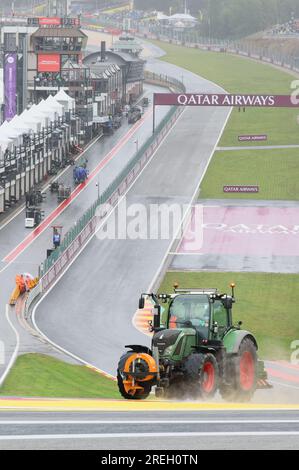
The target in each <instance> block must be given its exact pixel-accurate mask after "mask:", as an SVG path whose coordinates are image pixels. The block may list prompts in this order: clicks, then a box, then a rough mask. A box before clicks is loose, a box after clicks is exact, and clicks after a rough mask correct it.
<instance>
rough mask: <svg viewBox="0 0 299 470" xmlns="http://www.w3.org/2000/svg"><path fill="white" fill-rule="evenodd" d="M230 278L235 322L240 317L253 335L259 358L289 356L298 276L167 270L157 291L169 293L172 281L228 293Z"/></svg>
mask: <svg viewBox="0 0 299 470" xmlns="http://www.w3.org/2000/svg"><path fill="white" fill-rule="evenodd" d="M232 281H234V282H236V285H237V287H236V299H237V302H236V304H235V306H234V313H233V318H234V322H235V323H237V322H238V321H239V320H242V321H243V326H242V328H244V329H247V330H249V331H251V332H252V333H253V334H254V335H255V336H256V338H257V340H258V343H259V355H260V357H262V358H265V359H272V360H277V359H290V355H291V352H292V351H291V349H290V344H291V342H292V341H294V340H298V339H299V322H298V309H297V289H298V282H299V276H298V275H295V274H294V275H293V274H263V273H261V274H256V273H187V272H169V273H167V274H166V276H165V278H164V280H163V282H162V284H161V286H160V292H172V291H173V284H174V283H175V282H178V283H179V285H180V287H217V288H218V289H219V290H220V291H222V292H229V291H230V289H229V287H228V286H229V284H230V282H232Z"/></svg>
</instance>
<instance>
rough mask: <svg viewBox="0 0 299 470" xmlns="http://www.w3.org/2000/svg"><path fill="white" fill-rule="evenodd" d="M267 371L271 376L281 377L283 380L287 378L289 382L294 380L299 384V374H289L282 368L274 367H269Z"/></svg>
mask: <svg viewBox="0 0 299 470" xmlns="http://www.w3.org/2000/svg"><path fill="white" fill-rule="evenodd" d="M267 372H268V374H269V376H270V378H271V377H275V378H279V379H282V380H286V381H287V382H294V383H297V384H299V376H296V375H292V374H288V373H287V372H284V371H282V370H277V369H272V368H271V367H268V368H267Z"/></svg>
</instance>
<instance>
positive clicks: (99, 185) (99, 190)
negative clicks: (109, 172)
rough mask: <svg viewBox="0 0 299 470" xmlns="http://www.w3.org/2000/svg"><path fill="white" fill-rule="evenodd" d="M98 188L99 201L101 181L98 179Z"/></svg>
mask: <svg viewBox="0 0 299 470" xmlns="http://www.w3.org/2000/svg"><path fill="white" fill-rule="evenodd" d="M96 187H97V190H98V199H100V179H98V182H97V183H96Z"/></svg>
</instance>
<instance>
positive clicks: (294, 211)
mask: <svg viewBox="0 0 299 470" xmlns="http://www.w3.org/2000/svg"><path fill="white" fill-rule="evenodd" d="M203 221H204V224H203V245H202V247H194V248H190V240H188V237H190V236H191V235H190V228H188V230H187V232H186V237H185V238H183V240H182V242H181V244H180V246H179V249H178V252H180V253H199V254H221V255H229V254H235V255H243V256H247V255H248V256H250V255H251V256H275V255H276V256H299V208H296V207H294V208H267V207H205V208H204V217H203Z"/></svg>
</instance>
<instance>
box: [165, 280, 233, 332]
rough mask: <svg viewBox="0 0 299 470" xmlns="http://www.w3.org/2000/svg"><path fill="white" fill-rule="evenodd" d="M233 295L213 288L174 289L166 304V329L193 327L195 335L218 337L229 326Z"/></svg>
mask: <svg viewBox="0 0 299 470" xmlns="http://www.w3.org/2000/svg"><path fill="white" fill-rule="evenodd" d="M233 301H234V298H233V297H231V296H228V295H226V294H224V295H223V294H222V295H219V293H218V292H217V290H216V289H208V290H199V289H198V290H191V289H190V290H182V291H179V290H177V289H176V290H175V294H174V295H173V296H172V298H171V300H170V303H169V310H168V318H167V322H166V328H169V329H182V328H193V329H195V330H196V332H197V334H198V336H199V338H201V339H205V340H215V339H216V340H218V339H222V338H223V336H224V335H225V333H226V332H227V331H228V329H230V328H231V327H232V313H231V309H232V304H233Z"/></svg>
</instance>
